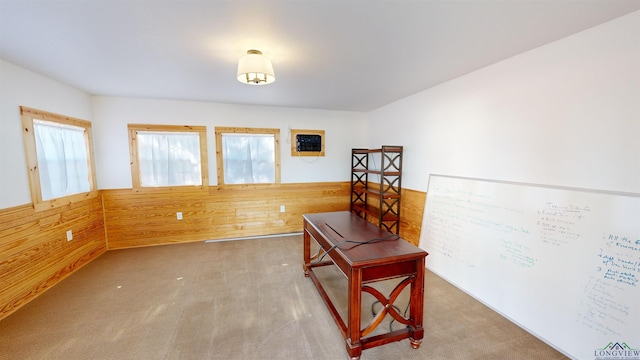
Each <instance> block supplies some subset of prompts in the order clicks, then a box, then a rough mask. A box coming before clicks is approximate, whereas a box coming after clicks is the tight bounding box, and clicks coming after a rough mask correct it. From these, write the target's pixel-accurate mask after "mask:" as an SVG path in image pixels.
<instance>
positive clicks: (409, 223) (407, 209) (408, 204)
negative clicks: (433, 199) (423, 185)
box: [400, 188, 427, 246]
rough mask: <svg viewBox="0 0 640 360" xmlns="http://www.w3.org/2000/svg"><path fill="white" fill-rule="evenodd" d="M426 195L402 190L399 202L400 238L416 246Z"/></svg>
mask: <svg viewBox="0 0 640 360" xmlns="http://www.w3.org/2000/svg"><path fill="white" fill-rule="evenodd" d="M426 200H427V193H425V192H424V191H417V190H411V189H407V188H404V189H402V201H401V202H400V236H401V237H402V238H403V239H405V240H407V241H408V242H410V243H412V244H413V245H415V246H418V244H419V243H420V230H421V229H422V215H423V214H424V203H425V201H426Z"/></svg>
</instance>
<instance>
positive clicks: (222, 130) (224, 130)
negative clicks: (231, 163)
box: [215, 127, 280, 186]
mask: <svg viewBox="0 0 640 360" xmlns="http://www.w3.org/2000/svg"><path fill="white" fill-rule="evenodd" d="M222 134H264V135H273V137H274V142H275V143H274V149H273V151H274V171H275V174H274V176H275V179H274V182H273V183H252V184H225V183H224V159H223V156H222ZM215 136H216V163H217V175H218V185H225V186H246V185H252V186H263V185H264V186H268V185H273V184H280V129H273V128H250V127H216V128H215Z"/></svg>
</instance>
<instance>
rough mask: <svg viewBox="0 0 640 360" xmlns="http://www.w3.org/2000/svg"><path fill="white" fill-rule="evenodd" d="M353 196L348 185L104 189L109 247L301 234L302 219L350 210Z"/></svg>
mask: <svg viewBox="0 0 640 360" xmlns="http://www.w3.org/2000/svg"><path fill="white" fill-rule="evenodd" d="M349 191H350V184H349V183H348V182H327V183H296V184H275V185H233V186H210V187H208V188H205V189H200V188H192V189H187V188H176V189H171V190H165V191H140V192H135V191H133V190H132V189H122V190H103V191H102V196H103V201H104V211H105V223H106V234H107V244H108V245H107V246H108V248H109V249H122V248H130V247H139V246H150V245H160V244H170V243H177V242H186V241H202V240H215V239H228V238H240V237H250V236H260V235H272V234H285V233H292V232H300V231H302V214H305V213H315V212H325V211H342V210H349ZM281 206H284V212H281V211H280V210H281ZM178 212H181V213H182V220H178V218H177V213H178Z"/></svg>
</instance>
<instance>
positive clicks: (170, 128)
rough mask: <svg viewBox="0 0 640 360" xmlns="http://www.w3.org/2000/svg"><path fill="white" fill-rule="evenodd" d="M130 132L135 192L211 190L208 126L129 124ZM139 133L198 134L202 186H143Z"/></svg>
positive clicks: (132, 179) (132, 182)
mask: <svg viewBox="0 0 640 360" xmlns="http://www.w3.org/2000/svg"><path fill="white" fill-rule="evenodd" d="M127 128H128V131H129V156H130V164H131V184H132V187H133V190H134V191H135V192H154V191H167V190H169V191H170V190H173V189H176V188H177V189H180V190H184V189H190V188H191V189H195V190H208V188H209V166H208V155H207V128H206V126H191V125H150V124H127ZM138 131H151V132H174V133H175V132H185V133H198V135H199V137H200V172H201V176H202V184H201V185H195V186H194V185H171V186H142V185H141V183H140V164H139V160H138V142H137V132H138Z"/></svg>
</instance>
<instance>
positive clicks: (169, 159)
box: [136, 131, 202, 187]
mask: <svg viewBox="0 0 640 360" xmlns="http://www.w3.org/2000/svg"><path fill="white" fill-rule="evenodd" d="M136 138H137V142H138V163H139V165H140V166H139V168H140V174H139V175H140V185H141V186H143V187H158V186H185V185H194V186H198V185H202V167H201V164H200V135H199V134H198V133H187V132H168V131H166V132H165V131H162V132H160V131H148V132H147V131H138V132H137V134H136Z"/></svg>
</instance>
